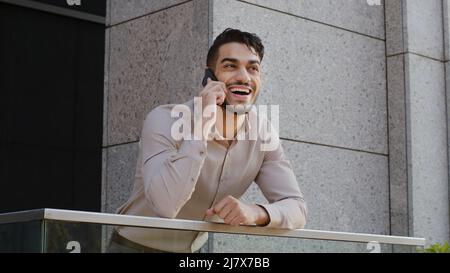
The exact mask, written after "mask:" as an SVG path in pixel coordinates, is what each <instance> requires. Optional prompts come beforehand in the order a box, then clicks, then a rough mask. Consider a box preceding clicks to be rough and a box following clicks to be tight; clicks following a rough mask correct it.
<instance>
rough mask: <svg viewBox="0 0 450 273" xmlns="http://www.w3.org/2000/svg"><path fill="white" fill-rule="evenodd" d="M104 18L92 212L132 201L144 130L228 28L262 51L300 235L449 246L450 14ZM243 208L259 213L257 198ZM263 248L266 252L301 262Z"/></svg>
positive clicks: (444, 10)
mask: <svg viewBox="0 0 450 273" xmlns="http://www.w3.org/2000/svg"><path fill="white" fill-rule="evenodd" d="M1 2H8V4H7V5H13V4H11V2H12V1H3V0H2V1H1ZM19 2H22V3H23V2H33V1H19ZM35 2H46V1H35ZM47 2H48V1H47ZM63 2H64V1H63ZM75 2H76V1H75ZM79 2H80V3H79V4H80V7H83V3H84V2H85V1H83V0H80V1H79ZM86 2H87V1H86ZM104 4H105V6H104V9H105V15H104V17H103V19H104V22H103V24H102V29H104V33H103V31H102V32H101V34H98V35H100V36H98V37H101V39H102V41H104V51H103V52H101V54H102V58H103V57H104V66H103V67H102V69H103V71H102V74H103V75H104V87H103V90H102V94H101V95H102V97H101V99H102V103H103V105H101V104H96V107H97V108H98V109H102V111H101V112H102V114H101V115H98V114H97V115H96V117H97V118H98V117H100V118H101V119H103V126H101V127H102V129H103V130H102V136H103V139H102V141H101V142H102V143H101V145H100V144H94V145H96V146H95V147H96V148H97V150H96V151H97V155H98V154H101V162H100V157H98V160H97V161H98V162H97V163H96V164H98V165H97V166H99V167H98V171H99V172H101V190H100V189H99V190H98V191H97V193H98V194H97V195H96V196H97V197H96V198H98V203H99V204H100V205H99V206H98V208H93V209H94V210H96V209H100V210H101V211H103V212H114V211H115V210H116V209H117V208H118V206H119V205H121V204H122V203H123V202H125V201H126V199H127V198H128V196H129V193H130V192H131V189H132V186H133V182H134V181H133V179H134V172H135V168H136V160H137V152H138V141H139V137H140V130H141V127H142V123H143V119H144V117H145V116H146V114H147V113H148V112H149V111H151V110H152V109H153V108H154V107H156V106H158V105H160V104H167V103H182V102H185V101H187V100H189V99H191V98H192V97H193V96H195V95H196V94H197V93H198V92H199V91H200V90H201V79H202V77H203V73H204V67H205V62H206V54H207V51H208V48H209V46H210V45H211V44H212V41H213V40H214V38H215V37H216V36H217V35H218V34H219V33H221V32H222V31H223V30H224V29H225V28H227V27H232V28H238V29H241V30H244V31H248V32H253V33H256V34H257V35H258V36H260V37H261V38H262V40H263V43H264V45H265V48H266V53H265V57H264V60H263V65H262V67H263V77H262V79H263V80H262V90H261V94H260V96H259V98H258V103H259V104H266V105H271V104H274V105H279V109H280V121H279V122H280V126H279V129H280V137H281V139H282V141H283V142H282V144H283V146H284V148H285V150H286V152H287V155H288V157H289V159H290V160H291V163H292V165H293V167H294V170H295V173H296V175H297V179H298V182H299V185H300V187H301V189H302V191H303V193H304V195H305V198H306V200H307V202H308V208H309V216H308V217H309V218H308V223H307V226H306V228H309V229H319V230H320V229H322V230H333V231H347V232H361V233H375V234H391V235H402V236H414V237H425V238H427V240H428V242H430V243H433V242H443V241H446V240H449V233H450V224H449V221H450V215H449V166H450V165H449V160H448V154H449V145H448V144H449V143H450V142H449V138H448V136H449V126H448V124H449V114H448V109H447V108H448V107H447V105H448V104H449V103H450V98H448V95H447V93H448V92H450V91H449V86H450V76H449V75H450V70H449V69H450V68H449V63H448V60H449V55H450V53H449V52H450V45H449V44H450V43H449V37H450V22H449V21H450V20H449V17H450V1H449V0H426V1H423V0H385V1H382V0H348V1H340V0H298V1H288V0H278V1H268V0H190V1H185V0H170V1H162V0H153V1H143V0H135V1H132V0H125V1H124V0H107V1H105V2H104ZM5 5H6V4H5ZM80 12H84V11H82V10H81V11H80ZM64 16H71V15H70V14H69V15H67V14H66V15H64ZM95 35H97V34H95ZM103 35H104V36H103ZM81 127H82V126H81ZM81 127H77V128H78V129H75V130H80V129H79V128H81ZM2 141H3V140H2ZM4 143H6V142H4ZM100 166H101V167H100ZM75 173H76V172H75ZM4 177H6V176H4ZM86 179H87V180H85V183H86V182H89V181H93V182H96V183H100V181H99V179H100V178H99V176H97V177H90V178H86ZM75 184H76V183H75ZM86 187H88V186H86ZM100 192H101V194H100ZM94 198H95V197H94ZM243 199H244V200H246V201H251V202H265V199H264V197H263V196H262V194H261V193H260V191H259V190H258V189H257V187H256V186H255V185H253V186H252V187H251V188H250V189H249V191H248V192H247V193H246V194H245V196H243ZM38 204H41V203H38ZM68 207H71V205H68ZM72 207H73V208H77V207H76V206H72ZM93 207H95V206H93ZM256 240H257V239H256V238H245V240H241V239H239V238H237V237H227V236H226V235H219V234H214V235H213V236H210V239H209V244H208V246H207V247H208V248H209V250H210V251H219V252H220V251H227V250H231V249H242V250H246V249H249V250H251V249H252V248H253V247H254V246H255V245H256ZM271 240H275V239H267V241H264V242H266V243H264V244H263V245H264V247H266V249H271V250H273V251H278V250H280V249H279V248H283V249H284V250H286V248H288V249H289V250H292V251H297V250H299V249H297V248H296V246H294V245H290V244H289V242H286V243H283V244H272V243H271ZM261 242H262V241H261V240H260V241H258V244H259V245H261Z"/></svg>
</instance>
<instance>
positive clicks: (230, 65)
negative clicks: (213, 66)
mask: <svg viewBox="0 0 450 273" xmlns="http://www.w3.org/2000/svg"><path fill="white" fill-rule="evenodd" d="M224 67H225V68H228V67H235V66H234V64H226V65H225V66H224Z"/></svg>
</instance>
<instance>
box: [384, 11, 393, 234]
mask: <svg viewBox="0 0 450 273" xmlns="http://www.w3.org/2000/svg"><path fill="white" fill-rule="evenodd" d="M383 13H384V15H383V16H384V35H385V37H387V16H386V3H383ZM387 52H388V46H387V39H386V41H385V42H384V53H385V58H384V62H385V68H386V69H385V78H386V80H385V94H386V125H387V126H386V145H387V147H386V148H387V154H388V156H387V177H388V200H389V206H388V207H389V208H388V210H389V211H388V217H389V218H388V221H389V234H390V235H391V234H392V206H391V205H392V201H391V200H392V195H391V156H390V154H391V150H390V137H389V136H390V130H389V91H388V87H389V81H388V56H387Z"/></svg>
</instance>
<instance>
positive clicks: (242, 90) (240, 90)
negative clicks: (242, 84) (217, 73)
mask: <svg viewBox="0 0 450 273" xmlns="http://www.w3.org/2000/svg"><path fill="white" fill-rule="evenodd" d="M230 91H231V92H236V91H239V92H245V93H247V94H248V93H250V91H249V90H247V89H236V88H231V89H230Z"/></svg>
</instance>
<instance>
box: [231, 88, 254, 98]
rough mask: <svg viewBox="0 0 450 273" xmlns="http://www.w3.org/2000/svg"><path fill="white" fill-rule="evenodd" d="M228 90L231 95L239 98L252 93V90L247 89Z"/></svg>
mask: <svg viewBox="0 0 450 273" xmlns="http://www.w3.org/2000/svg"><path fill="white" fill-rule="evenodd" d="M228 90H230V92H231V93H233V94H235V95H239V96H248V95H250V94H251V93H252V89H250V88H247V87H241V86H239V87H229V88H228Z"/></svg>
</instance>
